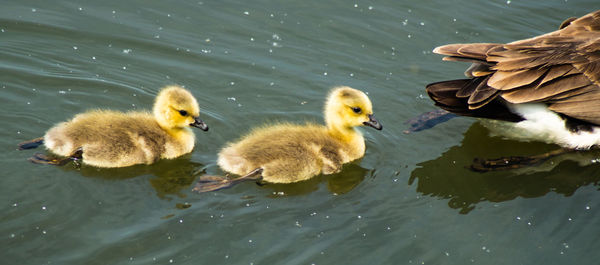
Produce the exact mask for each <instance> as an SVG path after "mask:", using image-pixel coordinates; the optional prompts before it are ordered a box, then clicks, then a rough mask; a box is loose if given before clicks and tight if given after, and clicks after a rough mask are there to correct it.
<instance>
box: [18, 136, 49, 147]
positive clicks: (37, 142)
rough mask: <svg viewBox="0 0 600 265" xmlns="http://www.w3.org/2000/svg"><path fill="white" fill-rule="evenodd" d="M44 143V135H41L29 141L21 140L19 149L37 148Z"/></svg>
mask: <svg viewBox="0 0 600 265" xmlns="http://www.w3.org/2000/svg"><path fill="white" fill-rule="evenodd" d="M42 144H44V137H39V138H35V139H31V140H29V141H24V142H20V143H19V150H25V149H34V148H37V147H38V146H40V145H42Z"/></svg>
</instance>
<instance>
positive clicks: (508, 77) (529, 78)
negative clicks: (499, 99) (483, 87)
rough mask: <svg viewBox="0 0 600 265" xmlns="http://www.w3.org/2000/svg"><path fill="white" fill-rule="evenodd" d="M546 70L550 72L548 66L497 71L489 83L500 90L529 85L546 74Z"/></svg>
mask: <svg viewBox="0 0 600 265" xmlns="http://www.w3.org/2000/svg"><path fill="white" fill-rule="evenodd" d="M546 72H548V68H534V69H524V70H517V71H497V72H495V73H494V74H493V75H492V77H491V78H490V80H489V81H488V85H489V86H491V87H494V88H496V89H498V90H509V89H513V88H517V87H521V86H525V85H529V84H531V83H533V82H534V81H536V80H538V79H540V77H542V76H544V75H545V74H546Z"/></svg>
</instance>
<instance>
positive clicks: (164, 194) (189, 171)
mask: <svg viewBox="0 0 600 265" xmlns="http://www.w3.org/2000/svg"><path fill="white" fill-rule="evenodd" d="M190 157H191V155H190V154H187V155H184V156H182V157H179V158H176V159H163V160H160V161H158V162H156V163H154V164H152V165H135V166H130V167H124V168H97V167H92V166H86V165H81V166H79V167H78V166H77V165H74V164H72V163H70V164H67V165H66V166H64V167H63V168H64V169H65V170H79V172H81V175H83V176H86V177H93V178H102V179H107V180H122V179H128V178H134V177H137V176H142V175H152V176H153V177H152V178H150V179H149V181H150V185H151V186H152V187H153V188H154V190H155V191H156V195H157V196H158V197H159V198H161V199H171V198H170V197H169V195H175V196H178V197H185V194H183V193H181V190H183V189H186V190H188V189H191V188H190V186H191V185H192V183H194V179H195V178H196V177H197V176H198V175H199V174H200V173H201V172H199V171H200V170H201V169H202V167H203V165H201V164H198V163H194V162H192V161H190Z"/></svg>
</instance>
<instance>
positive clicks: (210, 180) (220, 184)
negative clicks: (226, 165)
mask: <svg viewBox="0 0 600 265" xmlns="http://www.w3.org/2000/svg"><path fill="white" fill-rule="evenodd" d="M262 171H263V169H262V168H257V169H255V170H253V171H251V172H250V173H248V174H246V175H245V176H242V177H239V178H234V179H229V178H227V177H219V176H211V175H204V176H201V177H200V178H199V179H198V182H196V185H195V186H194V188H193V189H192V191H196V192H209V191H217V190H221V189H226V188H229V187H231V186H233V185H235V184H238V183H240V182H243V181H248V180H255V181H259V180H261V179H262V175H261V173H262Z"/></svg>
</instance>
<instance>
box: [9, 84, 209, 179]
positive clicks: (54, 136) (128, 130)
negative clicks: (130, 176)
mask: <svg viewBox="0 0 600 265" xmlns="http://www.w3.org/2000/svg"><path fill="white" fill-rule="evenodd" d="M199 112H200V108H199V107H198V102H197V101H196V99H195V98H194V96H193V95H192V94H191V93H190V92H189V91H188V90H186V89H184V88H182V87H179V86H167V87H165V88H163V89H162V90H161V91H160V92H159V93H158V95H157V96H156V100H155V102H154V107H153V110H152V113H150V112H148V111H130V112H126V113H124V112H119V111H112V110H91V111H87V112H84V113H80V114H77V115H75V117H73V119H71V120H69V121H66V122H61V123H59V124H57V125H55V126H54V127H52V128H51V129H50V130H48V131H47V132H46V134H45V135H44V137H41V138H37V139H34V140H31V141H28V142H24V143H21V144H20V148H21V149H30V148H35V147H37V146H39V145H41V144H44V145H45V146H46V148H47V149H48V150H49V151H51V152H52V153H54V154H56V155H59V156H61V157H62V158H56V157H49V156H45V155H42V154H36V155H34V156H33V157H31V158H30V161H32V162H35V163H42V164H55V165H62V164H65V163H67V162H68V161H70V160H76V159H82V161H83V164H87V165H91V166H96V167H103V168H114V167H126V166H131V165H135V164H152V163H154V162H156V161H158V160H159V159H172V158H176V157H179V156H181V155H183V154H187V153H189V152H191V151H192V149H193V148H194V141H195V136H194V132H192V130H191V129H190V128H189V127H190V126H192V127H197V128H200V129H202V130H204V131H207V130H208V126H207V125H206V124H205V123H204V122H203V121H202V120H200V119H199V118H198V115H199Z"/></svg>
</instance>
